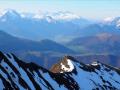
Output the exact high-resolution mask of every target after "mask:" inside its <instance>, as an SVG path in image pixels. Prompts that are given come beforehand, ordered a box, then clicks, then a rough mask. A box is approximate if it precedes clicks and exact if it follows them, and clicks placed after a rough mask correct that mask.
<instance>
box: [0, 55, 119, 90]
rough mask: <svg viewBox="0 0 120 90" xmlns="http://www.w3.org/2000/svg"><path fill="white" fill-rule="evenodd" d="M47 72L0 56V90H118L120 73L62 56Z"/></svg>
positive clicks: (111, 68) (15, 59) (14, 57)
mask: <svg viewBox="0 0 120 90" xmlns="http://www.w3.org/2000/svg"><path fill="white" fill-rule="evenodd" d="M50 70H51V71H49V70H46V69H44V68H42V67H41V66H38V65H36V64H34V63H26V62H24V61H21V60H19V59H18V58H17V57H16V56H15V55H13V54H3V53H0V90H3V89H5V90H26V89H28V90H66V89H68V90H119V89H120V70H119V69H117V68H115V67H112V66H109V65H106V64H102V63H100V62H94V63H92V64H89V65H85V64H83V63H80V62H78V61H76V60H75V59H74V58H73V57H71V56H65V57H64V58H62V59H61V61H60V62H59V63H57V64H55V65H53V67H52V68H51V69H50Z"/></svg>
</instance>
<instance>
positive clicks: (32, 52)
mask: <svg viewBox="0 0 120 90" xmlns="http://www.w3.org/2000/svg"><path fill="white" fill-rule="evenodd" d="M0 41H1V43H0V51H3V52H5V53H8V52H11V53H14V54H16V55H17V56H19V57H20V58H22V59H25V60H26V61H27V60H30V61H33V62H36V63H38V64H43V65H44V63H45V61H43V60H45V57H46V56H48V57H49V56H50V55H61V54H70V53H75V52H74V51H73V50H71V49H69V48H67V47H65V46H63V45H61V44H58V43H56V42H54V41H51V40H46V39H45V40H41V41H32V40H27V39H22V38H17V37H14V36H11V35H9V34H7V33H5V32H3V31H0ZM46 62H48V60H47V61H46ZM51 63H52V61H51ZM46 65H47V64H46Z"/></svg>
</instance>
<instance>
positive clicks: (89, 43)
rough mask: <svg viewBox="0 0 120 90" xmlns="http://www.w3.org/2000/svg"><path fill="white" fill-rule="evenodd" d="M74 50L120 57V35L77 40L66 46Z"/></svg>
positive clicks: (107, 34)
mask: <svg viewBox="0 0 120 90" xmlns="http://www.w3.org/2000/svg"><path fill="white" fill-rule="evenodd" d="M68 45H69V47H71V48H73V49H74V50H76V51H78V52H81V53H85V54H89V53H94V54H112V55H119V53H120V35H118V34H114V33H113V34H111V33H102V34H101V33H100V34H97V35H94V36H89V37H79V38H75V39H73V40H72V41H70V42H69V43H67V45H66V46H68Z"/></svg>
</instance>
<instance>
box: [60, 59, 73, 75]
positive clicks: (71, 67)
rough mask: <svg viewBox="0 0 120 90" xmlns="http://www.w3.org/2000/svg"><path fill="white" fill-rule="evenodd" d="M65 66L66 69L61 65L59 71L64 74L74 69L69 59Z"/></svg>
mask: <svg viewBox="0 0 120 90" xmlns="http://www.w3.org/2000/svg"><path fill="white" fill-rule="evenodd" d="M67 65H68V67H66V66H65V65H64V64H63V63H61V69H62V70H64V71H65V72H71V71H72V70H73V69H74V65H73V64H72V62H71V60H70V59H67ZM60 73H63V71H61V72H60Z"/></svg>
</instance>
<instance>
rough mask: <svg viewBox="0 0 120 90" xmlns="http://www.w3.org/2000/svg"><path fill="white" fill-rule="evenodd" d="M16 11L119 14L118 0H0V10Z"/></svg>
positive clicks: (94, 14) (119, 0) (99, 15)
mask: <svg viewBox="0 0 120 90" xmlns="http://www.w3.org/2000/svg"><path fill="white" fill-rule="evenodd" d="M5 9H15V10H17V11H18V12H33V13H34V12H35V13H36V12H57V11H69V12H73V13H75V14H78V15H80V16H83V17H87V18H98V19H101V18H105V17H116V16H120V0H0V11H3V10H5Z"/></svg>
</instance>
